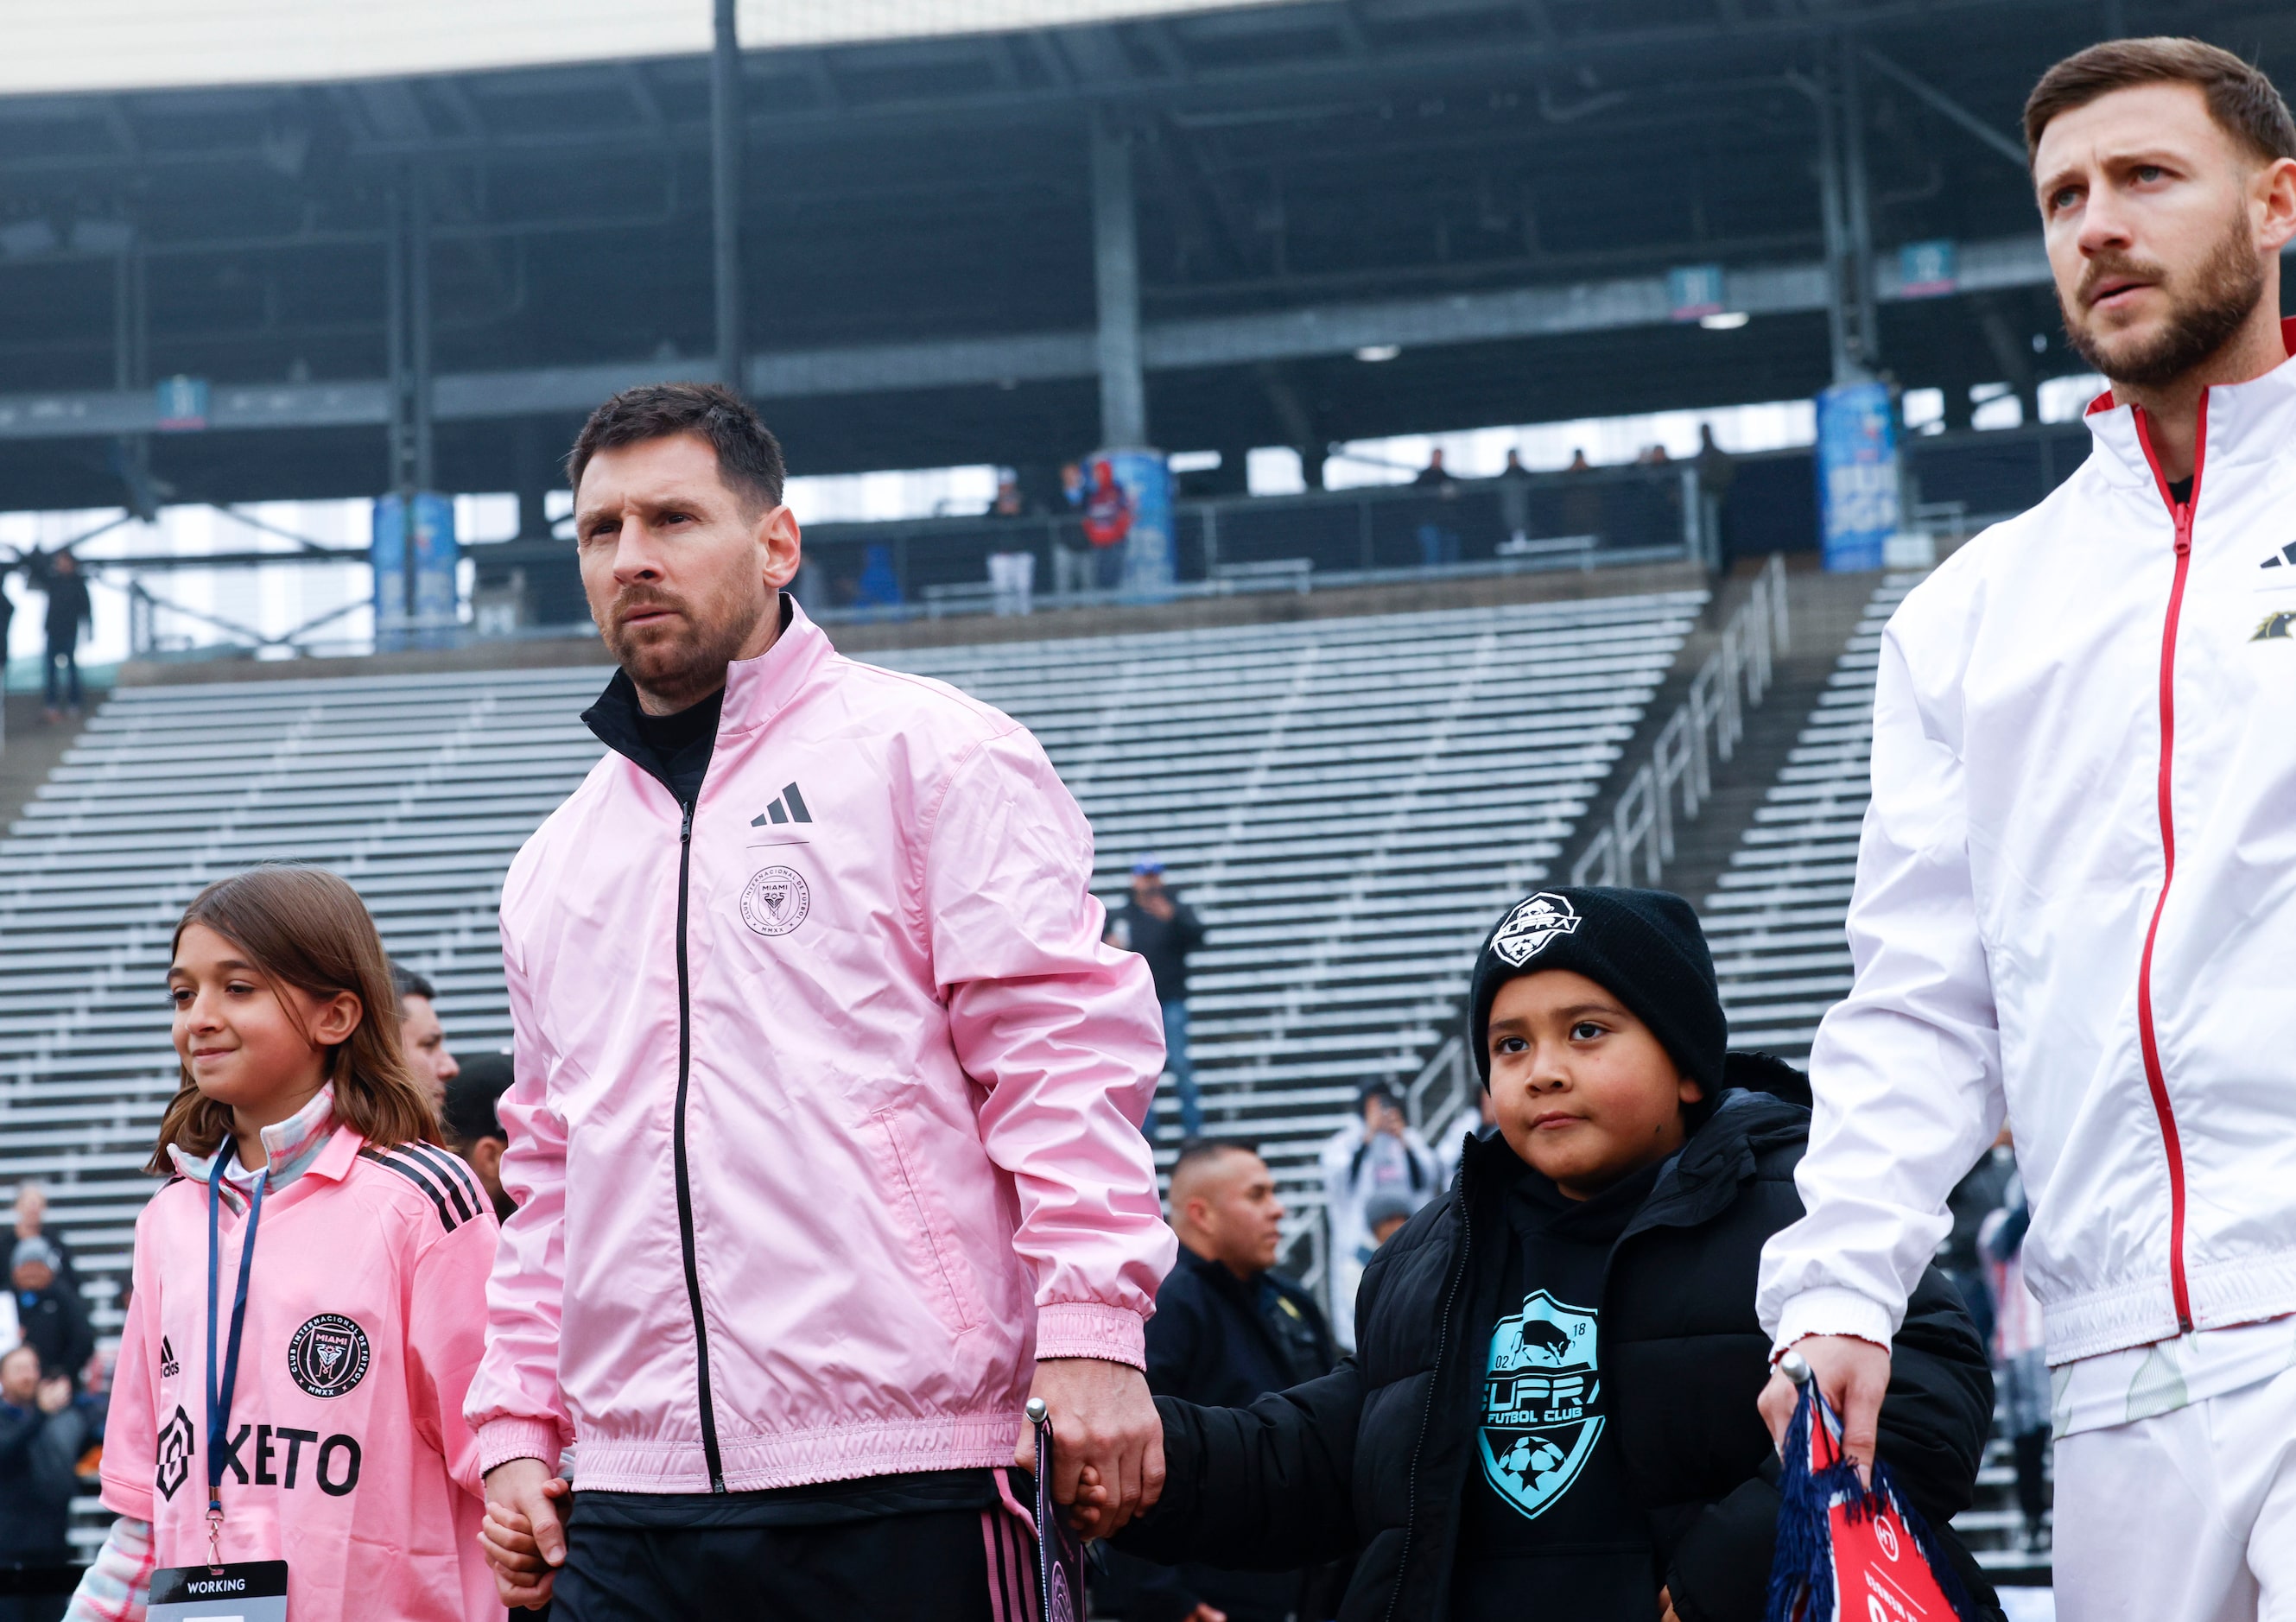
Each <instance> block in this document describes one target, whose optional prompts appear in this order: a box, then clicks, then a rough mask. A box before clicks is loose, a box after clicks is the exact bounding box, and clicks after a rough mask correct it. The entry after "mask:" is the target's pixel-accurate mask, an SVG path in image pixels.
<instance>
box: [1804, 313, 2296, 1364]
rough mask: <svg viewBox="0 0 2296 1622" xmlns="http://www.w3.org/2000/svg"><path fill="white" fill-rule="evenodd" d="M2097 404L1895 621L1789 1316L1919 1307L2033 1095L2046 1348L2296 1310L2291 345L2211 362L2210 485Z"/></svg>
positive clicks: (2123, 413)
mask: <svg viewBox="0 0 2296 1622" xmlns="http://www.w3.org/2000/svg"><path fill="white" fill-rule="evenodd" d="M2285 330H2286V331H2287V332H2288V333H2289V335H2290V338H2291V340H2292V341H2296V323H2290V324H2287V327H2286V328H2285ZM2088 424H2089V427H2090V429H2091V430H2092V432H2093V434H2094V436H2095V445H2094V446H2093V448H2092V450H2091V453H2090V455H2089V457H2088V459H2087V462H2085V463H2083V464H2082V465H2081V467H2080V469H2079V471H2077V472H2076V473H2074V474H2073V476H2072V477H2071V479H2068V480H2067V481H2066V482H2065V483H2064V484H2063V485H2062V487H2059V488H2058V489H2057V490H2056V492H2055V493H2054V495H2052V496H2049V497H2048V499H2047V500H2046V501H2044V502H2043V503H2041V504H2040V505H2039V506H2038V507H2036V508H2034V509H2033V510H2032V511H2031V512H2027V513H2025V514H2023V515H2022V516H2021V517H2019V518H2016V519H2013V520H2010V521H2009V522H2007V523H2004V524H2000V525H1997V526H1996V527H1994V528H1991V529H1989V530H1988V531H1986V532H1985V533H1984V534H1983V535H1981V536H1979V537H1977V538H1976V539H1975V540H1973V541H1972V542H1971V543H1970V544H1969V545H1967V546H1965V547H1964V548H1963V549H1962V550H1961V551H1960V552H1958V553H1956V554H1955V555H1954V556H1953V557H1952V558H1951V559H1949V560H1948V561H1947V562H1946V563H1945V564H1944V565H1943V566H1942V567H1940V568H1939V569H1938V570H1937V572H1936V573H1935V574H1934V575H1932V576H1931V578H1929V579H1927V580H1926V581H1924V582H1923V584H1922V585H1921V586H1917V587H1916V588H1915V590H1914V591H1913V592H1912V593H1911V594H1909V595H1908V596H1907V599H1906V601H1905V602H1904V603H1903V604H1902V605H1901V606H1900V607H1899V608H1898V611H1897V613H1896V614H1895V615H1894V616H1893V617H1892V618H1891V619H1890V625H1889V628H1888V630H1887V631H1886V632H1885V633H1884V635H1883V636H1882V648H1881V664H1880V671H1879V674H1878V676H1877V679H1876V684H1875V692H1874V768H1873V775H1874V796H1873V800H1872V803H1871V806H1870V807H1869V808H1868V810H1867V812H1866V823H1865V830H1864V834H1863V838H1862V840H1861V842H1860V845H1859V848H1858V857H1857V888H1856V892H1855V898H1854V899H1853V900H1852V902H1851V904H1850V912H1849V940H1850V947H1851V951H1852V954H1853V956H1854V958H1855V961H1856V964H1857V977H1856V981H1855V985H1854V987H1853V988H1852V990H1851V991H1850V994H1849V996H1848V998H1847V999H1846V1000H1845V1001H1843V1002H1842V1003H1841V1004H1838V1005H1836V1006H1835V1007H1834V1008H1833V1010H1832V1011H1831V1012H1829V1013H1828V1014H1827V1015H1826V1017H1825V1023H1824V1025H1823V1027H1822V1028H1821V1029H1820V1031H1819V1033H1818V1037H1817V1043H1816V1049H1815V1051H1814V1052H1813V1053H1812V1055H1811V1062H1810V1069H1811V1080H1812V1083H1813V1085H1814V1087H1815V1089H1816V1095H1817V1108H1816V1121H1815V1123H1814V1127H1813V1131H1812V1134H1811V1140H1810V1149H1809V1153H1808V1158H1807V1159H1804V1160H1803V1161H1802V1163H1801V1167H1800V1173H1799V1174H1798V1176H1797V1181H1798V1183H1799V1184H1800V1189H1801V1193H1802V1199H1803V1201H1804V1203H1805V1205H1806V1207H1807V1208H1808V1215H1807V1216H1804V1217H1803V1218H1802V1219H1801V1220H1800V1222H1798V1223H1796V1224H1794V1225H1792V1226H1791V1227H1789V1228H1786V1229H1784V1230H1783V1231H1782V1232H1780V1233H1777V1234H1776V1235H1775V1236H1774V1237H1773V1238H1772V1239H1771V1241H1770V1242H1769V1245H1768V1247H1767V1249H1766V1250H1765V1252H1764V1255H1763V1265H1762V1278H1761V1287H1760V1310H1761V1315H1762V1321H1763V1323H1764V1325H1765V1327H1766V1328H1767V1329H1768V1330H1770V1331H1772V1332H1773V1334H1774V1336H1775V1339H1777V1341H1778V1342H1779V1343H1780V1344H1785V1343H1788V1342H1791V1341H1792V1340H1794V1339H1800V1337H1801V1336H1803V1335H1807V1334H1813V1333H1836V1334H1850V1335H1858V1336H1863V1337H1865V1338H1866V1339H1873V1340H1876V1341H1881V1342H1883V1343H1886V1342H1887V1341H1888V1340H1889V1339H1890V1336H1891V1334H1892V1333H1893V1332H1894V1331H1895V1329H1896V1327H1897V1324H1898V1322H1899V1321H1900V1319H1901V1317H1902V1315H1903V1312H1904V1307H1905V1301H1906V1297H1907V1292H1908V1291H1909V1290H1911V1289H1912V1288H1913V1286H1914V1283H1915V1281H1916V1280H1917V1279H1918V1278H1919V1277H1920V1275H1921V1272H1922V1269H1923V1266H1925V1265H1927V1263H1928V1262H1929V1260H1930V1258H1931V1252H1932V1251H1933V1250H1934V1249H1936V1246H1937V1244H1938V1242H1939V1240H1940V1239H1942V1238H1943V1237H1944V1235H1945V1233H1946V1231H1947V1229H1948V1225H1949V1224H1948V1218H1947V1216H1946V1215H1945V1212H1944V1204H1945V1198H1946V1195H1947V1193H1948V1191H1949V1190H1950V1189H1951V1188H1952V1187H1953V1185H1954V1184H1955V1183H1956V1181H1957V1180H1958V1179H1959V1178H1960V1177H1961V1176H1962V1175H1963V1173H1964V1172H1966V1171H1967V1170H1968V1169H1969V1167H1970V1166H1971V1165H1972V1163H1973V1162H1974V1161H1975V1160H1976V1159H1977V1157H1978V1155H1979V1153H1980V1151H1982V1150H1983V1149H1984V1147H1985V1146H1986V1145H1987V1144H1988V1143H1990V1142H1991V1141H1992V1139H1993V1137H1994V1136H1995V1135H1996V1134H1997V1131H1998V1130H1999V1128H2000V1126H2001V1124H2002V1120H2003V1116H2004V1110H2006V1116H2007V1119H2008V1122H2009V1124H2010V1126H2011V1127H2012V1129H2013V1132H2014V1135H2015V1138H2016V1145H2017V1160H2018V1165H2019V1167H2020V1168H2021V1171H2022V1173H2023V1176H2024V1179H2025V1186H2026V1190H2027V1192H2028V1193H2029V1194H2030V1197H2031V1200H2032V1204H2033V1228H2032V1233H2031V1235H2030V1238H2028V1239H2027V1241H2025V1249H2024V1257H2025V1278H2026V1282H2027V1283H2028V1284H2029V1285H2030V1287H2031V1289H2032V1290H2033V1293H2034V1294H2035V1296H2036V1297H2037V1298H2038V1299H2039V1300H2040V1302H2041V1305H2042V1307H2043V1309H2044V1313H2045V1316H2046V1324H2047V1352H2048V1357H2049V1361H2050V1362H2051V1363H2052V1364H2062V1363H2066V1362H2070V1361H2071V1360H2073V1359H2076V1358H2081V1357H2087V1356H2095V1355H2096V1354H2099V1353H2103V1352H2111V1351H2117V1350H2120V1349H2121V1348H2127V1347H2132V1346H2139V1345H2144V1344H2146V1343H2148V1342H2152V1341H2155V1340H2161V1339H2167V1338H2169V1337H2170V1336H2173V1335H2176V1334H2177V1333H2179V1332H2180V1331H2185V1330H2189V1329H2201V1330H2208V1329H2214V1328H2220V1327H2225V1326H2229V1325H2233V1324H2237V1323H2251V1322H2255V1321H2258V1320H2260V1319H2265V1318H2271V1317H2276V1316H2279V1315H2284V1314H2288V1313H2296V362H2292V363H2290V364H2287V365H2282V366H2281V367H2279V368H2278V369H2277V370H2276V371H2274V372H2272V373H2268V374H2267V375H2266V376H2264V377H2261V378H2259V379H2256V380H2255V381H2251V382H2246V383H2242V384H2238V385H2235V386H2231V387H2225V388H2218V389H2210V390H2209V392H2208V396H2207V398H2206V401H2205V403H2204V407H2203V412H2202V423H2201V429H2202V434H2201V448H2200V453H2199V456H2198V461H2197V465H2196V468H2195V478H2194V487H2193V491H2192V496H2191V501H2190V503H2189V504H2186V505H2183V506H2179V504H2177V503H2175V502H2174V501H2173V500H2172V499H2171V497H2170V494H2169V489H2168V487H2167V486H2166V484H2165V483H2164V481H2163V480H2162V479H2161V476H2160V472H2159V471H2158V464H2157V462H2156V460H2155V458H2154V457H2153V454H2152V448H2151V442H2150V431H2149V429H2148V426H2147V424H2146V422H2145V421H2144V417H2143V415H2142V414H2141V413H2139V412H2138V411H2136V409H2135V408H2132V407H2126V406H2123V407H2120V408H2114V407H2112V403H2111V400H2110V397H2106V398H2104V399H2101V400H2100V401H2098V402H2097V404H2096V405H2095V406H2092V407H2091V408H2090V414H2089V416H2088Z"/></svg>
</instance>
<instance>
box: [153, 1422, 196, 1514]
mask: <svg viewBox="0 0 2296 1622" xmlns="http://www.w3.org/2000/svg"><path fill="white" fill-rule="evenodd" d="M158 1452H159V1455H160V1462H159V1468H157V1469H156V1470H153V1471H152V1486H154V1487H158V1488H159V1489H160V1496H161V1497H162V1498H170V1499H172V1498H173V1497H174V1496H175V1495H176V1488H177V1487H181V1486H183V1484H184V1482H186V1481H188V1480H190V1479H192V1416H191V1415H190V1414H188V1413H184V1405H183V1404H181V1403H177V1404H176V1413H175V1417H174V1418H172V1419H170V1420H169V1421H168V1422H167V1423H166V1424H164V1425H162V1426H160V1446H159V1449H158Z"/></svg>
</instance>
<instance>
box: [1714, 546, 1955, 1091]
mask: <svg viewBox="0 0 2296 1622" xmlns="http://www.w3.org/2000/svg"><path fill="white" fill-rule="evenodd" d="M1921 578H1922V577H1921V576H1920V575H1918V574H1900V575H1890V576H1887V577H1885V578H1883V580H1882V584H1881V585H1880V586H1877V587H1876V588H1875V589H1874V594H1873V596H1872V597H1871V598H1870V599H1869V600H1868V601H1867V602H1866V613H1865V617H1864V618H1862V619H1861V620H1860V621H1859V622H1858V626H1857V634H1856V635H1854V636H1852V637H1851V638H1850V641H1849V647H1848V648H1847V649H1846V650H1845V651H1843V653H1842V655H1841V659H1840V660H1839V661H1838V662H1837V663H1836V664H1835V666H1834V670H1833V676H1832V678H1831V679H1830V680H1829V681H1828V682H1827V684H1826V688H1825V692H1824V693H1823V694H1822V695H1821V696H1820V697H1819V699H1818V702H1817V708H1816V709H1814V710H1812V711H1811V712H1810V717H1809V721H1808V725H1805V726H1804V727H1803V729H1802V732H1801V736H1800V740H1799V741H1798V742H1797V743H1796V745H1795V747H1794V750H1793V751H1792V755H1791V756H1790V758H1788V761H1787V764H1786V766H1785V767H1784V770H1783V771H1782V772H1780V774H1779V775H1778V780H1777V782H1775V783H1773V784H1772V785H1771V786H1770V788H1769V790H1768V791H1767V793H1766V795H1765V796H1764V804H1763V805H1762V806H1761V807H1759V808H1758V809H1757V810H1756V811H1755V813H1754V820H1753V823H1751V826H1749V827H1748V828H1747V829H1746V831H1745V833H1744V835H1743V838H1742V839H1741V840H1740V842H1739V847H1738V849H1737V850H1736V851H1735V852H1734V853H1733V855H1732V856H1731V858H1730V868H1729V871H1728V872H1725V873H1723V874H1722V875H1721V877H1720V879H1719V880H1718V886H1717V889H1715V891H1714V893H1712V894H1710V895H1709V896H1708V897H1706V898H1705V901H1704V904H1703V905H1702V909H1701V913H1702V917H1703V918H1704V920H1705V923H1706V934H1707V938H1708V939H1709V940H1710V941H1711V942H1712V944H1713V947H1714V968H1715V971H1716V973H1717V974H1718V976H1719V977H1720V979H1721V982H1722V1001H1723V1005H1724V1007H1725V1008H1726V1010H1727V1011H1728V1012H1729V1015H1730V1044H1731V1045H1732V1046H1733V1047H1737V1048H1744V1049H1751V1050H1759V1051H1761V1052H1766V1053H1775V1054H1777V1055H1778V1056H1779V1057H1780V1058H1783V1059H1790V1060H1792V1061H1794V1062H1795V1063H1797V1064H1801V1063H1806V1062H1808V1055H1809V1046H1810V1044H1811V1043H1812V1042H1813V1041H1814V1040H1816V1036H1817V1022H1818V1020H1819V1018H1820V1017H1821V1016H1822V1015H1823V1014H1824V1013H1825V1011H1826V1009H1827V1008H1829V1007H1831V1006H1832V1005H1833V1004H1834V1003H1835V1002H1837V1001H1839V1000H1840V999H1841V997H1842V996H1843V995H1845V994H1847V993H1848V991H1849V942H1848V940H1847V939H1846V938H1844V936H1843V934H1842V925H1843V920H1844V918H1845V917H1846V916H1847V914H1848V913H1849V887H1850V881H1851V880H1852V879H1853V878H1855V877H1856V875H1857V830H1858V824H1859V823H1860V822H1861V821H1862V820H1863V819H1864V817H1865V815H1866V799H1867V797H1868V785H1867V776H1866V770H1867V765H1868V761H1869V758H1870V757H1871V755H1872V752H1873V745H1874V664H1875V660H1876V658H1877V656H1878V654H1879V651H1880V649H1881V645H1882V627H1883V626H1885V625H1886V624H1888V622H1889V618H1890V614H1891V613H1892V612H1893V611H1894V610H1896V608H1897V606H1898V603H1899V602H1902V601H1904V599H1905V595H1906V594H1907V592H1909V591H1911V590H1912V589H1913V588H1914V586H1915V584H1917V583H1918V582H1919V581H1920V579H1921Z"/></svg>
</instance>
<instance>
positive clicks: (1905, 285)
mask: <svg viewBox="0 0 2296 1622" xmlns="http://www.w3.org/2000/svg"><path fill="white" fill-rule="evenodd" d="M1960 285H1961V271H1960V266H1959V261H1958V260H1957V258H1956V256H1955V253H1954V249H1953V243H1952V242H1951V241H1950V240H1948V239H1947V238H1944V237H1939V238H1938V239H1936V240H1935V241H1932V242H1907V244H1906V245H1905V246H1904V247H1903V248H1900V249H1898V297H1899V298H1901V299H1942V298H1944V297H1945V296H1946V294H1948V293H1949V292H1952V291H1955V290H1956V288H1958V287H1960Z"/></svg>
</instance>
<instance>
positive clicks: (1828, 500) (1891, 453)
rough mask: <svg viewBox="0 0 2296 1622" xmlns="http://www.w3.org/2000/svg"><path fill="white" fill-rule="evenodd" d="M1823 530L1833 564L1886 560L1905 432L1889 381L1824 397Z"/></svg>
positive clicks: (1820, 413) (1846, 387) (1847, 386)
mask: <svg viewBox="0 0 2296 1622" xmlns="http://www.w3.org/2000/svg"><path fill="white" fill-rule="evenodd" d="M1816 462H1817V532H1818V539H1819V545H1821V546H1822V547H1823V549H1824V551H1825V567H1826V568H1827V569H1879V568H1881V567H1882V561H1883V557H1884V554H1885V553H1887V551H1888V549H1889V545H1890V537H1893V536H1895V535H1896V534H1897V533H1898V434H1897V428H1896V425H1895V423H1894V422H1892V421H1891V419H1890V390H1889V387H1888V386H1887V385H1886V384H1882V383H1838V384H1836V385H1835V386H1834V387H1833V388H1831V389H1826V390H1825V392H1824V393H1822V394H1820V395H1819V396H1818V397H1817V457H1816Z"/></svg>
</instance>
